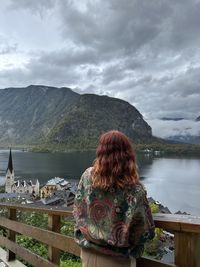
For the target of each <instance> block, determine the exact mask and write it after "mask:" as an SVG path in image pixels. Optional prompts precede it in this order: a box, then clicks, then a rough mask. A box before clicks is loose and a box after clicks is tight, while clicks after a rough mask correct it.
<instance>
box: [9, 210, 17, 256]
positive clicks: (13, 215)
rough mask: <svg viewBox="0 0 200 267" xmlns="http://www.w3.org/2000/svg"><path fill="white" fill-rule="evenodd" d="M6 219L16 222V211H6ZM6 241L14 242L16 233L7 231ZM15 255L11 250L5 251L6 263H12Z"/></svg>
mask: <svg viewBox="0 0 200 267" xmlns="http://www.w3.org/2000/svg"><path fill="white" fill-rule="evenodd" d="M8 219H10V220H14V221H16V219H17V216H16V209H12V208H11V209H8ZM8 239H9V240H10V241H13V242H15V241H16V232H14V231H12V230H8ZM15 258H16V255H15V253H14V252H12V251H11V250H8V251H7V260H8V261H12V260H15Z"/></svg>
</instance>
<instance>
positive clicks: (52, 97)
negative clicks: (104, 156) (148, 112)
mask: <svg viewBox="0 0 200 267" xmlns="http://www.w3.org/2000/svg"><path fill="white" fill-rule="evenodd" d="M111 129H117V130H120V131H122V132H124V133H125V134H127V135H128V136H129V137H130V138H131V139H133V140H134V141H135V142H144V141H148V140H149V139H151V138H152V133H151V127H150V126H149V125H148V124H147V123H146V122H145V121H144V119H143V117H142V115H141V114H140V113H139V111H138V110H137V109H136V108H135V107H133V106H132V105H130V104H129V103H128V102H125V101H123V100H120V99H116V98H111V97H107V96H98V95H92V94H85V95H79V94H77V93H75V92H73V91H72V90H70V89H69V88H55V87H46V86H28V87H27V88H8V89H4V90H0V143H1V144H3V143H4V144H5V143H12V144H19V145H21V144H43V143H55V144H57V143H59V144H65V145H67V147H69V148H82V147H83V148H91V147H93V146H94V145H96V142H97V139H98V137H99V135H100V134H101V133H102V132H105V131H108V130H111Z"/></svg>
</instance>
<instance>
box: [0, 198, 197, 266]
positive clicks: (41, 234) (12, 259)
mask: <svg viewBox="0 0 200 267" xmlns="http://www.w3.org/2000/svg"><path fill="white" fill-rule="evenodd" d="M0 208H1V210H2V209H6V210H7V218H6V217H4V216H1V217H0V227H3V228H6V229H7V235H6V236H4V235H0V246H1V247H4V248H6V249H7V257H6V255H5V251H4V250H3V249H0V259H1V260H2V261H4V262H5V263H6V264H7V265H8V266H12V267H23V266H25V265H24V264H22V263H20V262H19V261H18V260H16V257H17V256H19V257H20V258H21V259H23V260H25V261H26V262H28V263H30V264H32V265H33V266H36V267H58V266H59V263H60V251H65V252H69V253H71V254H74V255H76V256H79V255H80V248H79V246H78V245H77V244H76V243H75V241H74V239H73V238H72V237H69V236H66V235H63V234H61V233H60V229H61V218H63V217H64V218H66V217H69V216H72V212H71V210H67V209H66V208H55V207H53V208H52V207H39V206H28V205H22V204H10V203H0ZM19 211H21V212H26V211H29V212H35V213H43V214H47V215H48V229H41V228H38V227H35V226H31V225H28V224H24V223H22V222H20V221H18V220H17V212H19ZM154 221H155V225H156V227H157V228H162V229H164V230H167V231H169V232H171V233H173V234H174V242H175V251H174V252H175V257H174V262H173V263H170V264H169V263H164V262H161V261H157V260H154V259H150V258H147V257H142V258H140V259H138V260H137V267H200V217H195V216H190V215H171V214H155V215H154ZM17 234H23V235H25V236H28V237H32V238H34V239H36V240H38V241H40V242H42V243H44V244H46V245H47V246H48V259H44V258H42V257H40V256H38V255H36V254H35V253H33V252H31V251H30V250H28V249H25V248H24V247H22V246H20V245H18V244H17V243H16V235H17Z"/></svg>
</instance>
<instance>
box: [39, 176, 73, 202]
mask: <svg viewBox="0 0 200 267" xmlns="http://www.w3.org/2000/svg"><path fill="white" fill-rule="evenodd" d="M69 187H70V182H67V181H66V180H65V179H64V178H60V177H55V178H53V179H51V180H49V181H48V182H47V183H46V185H45V186H43V187H42V188H41V189H40V197H41V198H47V197H49V196H51V195H53V193H54V192H55V191H58V190H65V189H68V188H69Z"/></svg>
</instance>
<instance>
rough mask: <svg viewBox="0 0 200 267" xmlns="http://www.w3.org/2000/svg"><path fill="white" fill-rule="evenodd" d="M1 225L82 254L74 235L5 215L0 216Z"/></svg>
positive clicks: (70, 251) (61, 248) (56, 246)
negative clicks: (67, 234) (10, 218)
mask: <svg viewBox="0 0 200 267" xmlns="http://www.w3.org/2000/svg"><path fill="white" fill-rule="evenodd" d="M0 225H1V226H3V227H6V228H8V229H11V230H16V231H17V233H20V234H23V235H26V236H30V237H32V238H34V239H36V240H38V241H41V242H43V243H45V244H47V245H50V246H53V247H55V248H58V249H60V250H63V251H66V252H69V253H72V254H74V255H77V256H79V255H80V248H79V246H78V245H77V243H76V242H75V241H74V239H73V238H72V237H68V236H65V235H62V234H59V233H55V232H52V231H49V230H44V229H40V228H37V227H35V226H31V225H27V224H24V223H21V222H16V221H12V220H9V219H7V218H4V217H0Z"/></svg>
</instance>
